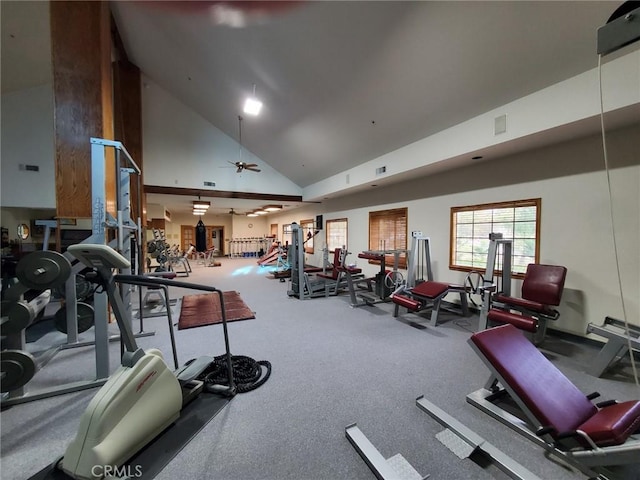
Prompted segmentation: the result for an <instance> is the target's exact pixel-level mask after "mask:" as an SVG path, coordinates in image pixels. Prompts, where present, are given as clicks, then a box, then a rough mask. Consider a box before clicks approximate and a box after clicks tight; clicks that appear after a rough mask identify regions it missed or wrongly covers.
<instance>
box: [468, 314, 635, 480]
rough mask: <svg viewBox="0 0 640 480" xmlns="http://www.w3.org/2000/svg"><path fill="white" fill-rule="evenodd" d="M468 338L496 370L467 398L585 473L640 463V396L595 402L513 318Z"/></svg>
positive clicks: (491, 369)
mask: <svg viewBox="0 0 640 480" xmlns="http://www.w3.org/2000/svg"><path fill="white" fill-rule="evenodd" d="M469 343H470V345H471V347H472V348H473V350H474V351H475V352H476V353H477V354H478V356H479V357H480V358H481V359H482V361H483V362H484V364H485V365H486V366H487V367H488V368H489V370H490V371H491V376H490V378H489V381H488V382H487V383H486V384H485V387H484V388H482V389H480V390H478V391H476V392H473V393H471V394H469V395H467V402H469V403H471V404H472V405H474V406H475V407H477V408H479V409H481V410H482V411H484V412H485V413H488V414H489V415H491V416H492V417H493V418H495V419H497V420H499V421H501V422H502V423H504V424H505V425H507V426H509V427H510V428H512V429H514V430H515V431H517V432H518V433H520V434H522V435H524V436H526V437H528V438H529V439H530V440H533V441H534V442H536V443H538V444H539V445H540V446H542V447H543V448H545V449H546V450H548V451H549V452H551V453H552V454H554V455H556V456H558V457H560V458H562V459H564V460H565V461H567V462H568V463H569V464H570V465H572V466H574V467H576V468H578V469H579V470H581V471H582V472H583V473H585V474H586V475H589V476H594V473H597V472H602V471H603V468H602V467H608V466H616V465H629V464H634V468H635V464H636V463H640V401H637V400H632V401H626V402H622V403H618V402H616V401H606V402H601V403H598V404H593V403H592V402H591V400H593V399H594V398H596V397H597V396H599V394H598V393H593V394H590V395H584V394H583V393H582V392H581V391H580V390H579V389H578V388H577V387H576V386H575V385H574V384H573V383H571V381H570V380H569V379H568V378H567V377H565V376H564V375H563V374H562V372H560V370H558V369H557V368H556V367H555V366H554V365H553V364H552V363H551V362H550V361H549V360H548V359H547V358H546V357H545V356H544V355H543V354H542V353H541V352H540V351H539V350H538V349H537V348H536V347H535V345H533V344H532V343H531V342H530V341H529V340H527V339H526V338H525V336H524V334H523V333H522V332H521V331H519V330H518V329H517V328H516V327H514V326H513V325H511V324H507V325H501V326H498V327H494V328H490V329H488V330H483V331H480V332H476V333H474V334H473V335H472V336H471V338H470V339H469ZM500 405H503V406H504V407H502V406H500ZM510 412H511V413H510ZM604 470H606V469H604Z"/></svg>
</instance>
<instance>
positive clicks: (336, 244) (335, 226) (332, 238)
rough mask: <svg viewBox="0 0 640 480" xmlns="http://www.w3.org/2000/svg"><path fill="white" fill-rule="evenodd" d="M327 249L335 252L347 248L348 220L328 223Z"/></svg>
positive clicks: (336, 220) (339, 219) (335, 220)
mask: <svg viewBox="0 0 640 480" xmlns="http://www.w3.org/2000/svg"><path fill="white" fill-rule="evenodd" d="M325 228H326V235H327V248H328V249H329V251H330V252H333V251H334V250H335V249H336V248H342V247H343V246H344V247H346V246H347V219H346V218H337V219H334V220H327V222H326V226H325Z"/></svg>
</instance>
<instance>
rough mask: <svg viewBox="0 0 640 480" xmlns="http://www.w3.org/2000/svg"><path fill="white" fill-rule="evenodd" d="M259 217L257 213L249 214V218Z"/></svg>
mask: <svg viewBox="0 0 640 480" xmlns="http://www.w3.org/2000/svg"><path fill="white" fill-rule="evenodd" d="M257 216H258V214H257V213H253V212H251V213H247V217H257Z"/></svg>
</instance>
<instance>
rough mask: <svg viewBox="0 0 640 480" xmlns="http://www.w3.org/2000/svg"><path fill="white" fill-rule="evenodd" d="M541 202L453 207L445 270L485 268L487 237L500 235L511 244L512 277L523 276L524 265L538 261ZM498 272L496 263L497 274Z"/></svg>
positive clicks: (518, 201) (533, 200) (532, 200)
mask: <svg viewBox="0 0 640 480" xmlns="http://www.w3.org/2000/svg"><path fill="white" fill-rule="evenodd" d="M540 204H541V199H539V198H535V199H529V200H516V201H511V202H500V203H489V204H482V205H471V206H466V207H453V208H452V209H451V245H450V259H449V268H451V269H452V270H462V271H471V270H480V271H485V270H486V268H487V255H488V251H489V243H490V242H489V234H490V233H502V238H505V239H512V240H513V259H512V263H513V274H514V276H516V277H522V276H524V273H525V271H526V270H527V265H528V264H530V263H539V260H540ZM501 270H502V259H500V258H499V259H498V266H497V271H501Z"/></svg>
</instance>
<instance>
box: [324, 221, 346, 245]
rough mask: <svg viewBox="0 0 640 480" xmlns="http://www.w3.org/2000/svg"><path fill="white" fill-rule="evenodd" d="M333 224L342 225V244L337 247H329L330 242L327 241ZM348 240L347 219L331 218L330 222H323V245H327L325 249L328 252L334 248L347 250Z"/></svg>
mask: <svg viewBox="0 0 640 480" xmlns="http://www.w3.org/2000/svg"><path fill="white" fill-rule="evenodd" d="M334 223H344V242H342V243H341V244H340V245H339V246H337V247H336V246H335V245H334V246H333V248H332V246H331V244H330V241H329V237H330V235H331V232H330V230H331V226H332V224H334ZM348 238H349V219H348V218H332V219H331V220H327V221H326V222H325V244H326V245H327V249H328V250H329V251H330V252H333V251H334V250H335V249H336V248H342V247H343V246H344V247H345V248H348V245H349V243H348Z"/></svg>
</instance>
